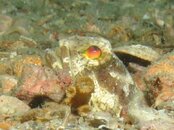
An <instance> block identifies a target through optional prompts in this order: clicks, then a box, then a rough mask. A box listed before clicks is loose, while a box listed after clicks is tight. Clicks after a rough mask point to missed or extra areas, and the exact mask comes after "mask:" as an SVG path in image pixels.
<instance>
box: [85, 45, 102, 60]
mask: <svg viewBox="0 0 174 130" xmlns="http://www.w3.org/2000/svg"><path fill="white" fill-rule="evenodd" d="M101 54H102V51H101V49H100V48H98V47H97V46H90V47H89V48H88V49H87V50H86V56H87V57H88V58H90V59H96V58H99V57H100V56H101Z"/></svg>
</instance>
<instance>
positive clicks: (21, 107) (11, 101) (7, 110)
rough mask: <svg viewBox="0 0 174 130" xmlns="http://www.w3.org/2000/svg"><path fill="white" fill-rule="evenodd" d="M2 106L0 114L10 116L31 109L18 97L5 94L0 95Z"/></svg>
mask: <svg viewBox="0 0 174 130" xmlns="http://www.w3.org/2000/svg"><path fill="white" fill-rule="evenodd" d="M0 108H1V109H0V115H9V116H14V115H19V114H23V113H25V112H27V111H28V110H29V109H30V107H29V106H28V105H27V104H25V103H24V102H22V101H21V100H19V99H17V98H16V97H12V96H5V95H1V96H0Z"/></svg>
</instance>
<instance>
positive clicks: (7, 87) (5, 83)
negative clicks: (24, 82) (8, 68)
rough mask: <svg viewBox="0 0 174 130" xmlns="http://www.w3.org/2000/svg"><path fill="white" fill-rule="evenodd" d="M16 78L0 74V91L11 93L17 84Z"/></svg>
mask: <svg viewBox="0 0 174 130" xmlns="http://www.w3.org/2000/svg"><path fill="white" fill-rule="evenodd" d="M17 82H18V80H17V78H16V77H14V76H10V75H0V92H1V93H3V94H11V93H12V90H13V89H14V88H15V87H16V85H17Z"/></svg>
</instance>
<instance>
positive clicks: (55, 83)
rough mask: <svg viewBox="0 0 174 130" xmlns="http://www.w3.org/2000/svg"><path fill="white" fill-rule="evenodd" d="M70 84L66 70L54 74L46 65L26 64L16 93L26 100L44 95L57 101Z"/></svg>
mask: <svg viewBox="0 0 174 130" xmlns="http://www.w3.org/2000/svg"><path fill="white" fill-rule="evenodd" d="M70 84H71V78H70V76H69V75H68V72H66V71H62V72H61V71H60V72H58V73H57V74H56V73H55V72H54V71H53V70H51V69H50V68H48V67H41V66H35V65H26V66H25V67H24V69H23V71H22V76H21V78H20V83H19V85H18V86H19V87H18V88H17V90H16V95H17V97H18V98H19V99H22V100H26V101H31V100H32V99H33V98H34V97H36V96H44V97H48V98H50V99H52V100H54V101H56V102H59V101H60V100H61V99H62V97H63V96H64V94H65V89H66V87H67V86H69V85H70Z"/></svg>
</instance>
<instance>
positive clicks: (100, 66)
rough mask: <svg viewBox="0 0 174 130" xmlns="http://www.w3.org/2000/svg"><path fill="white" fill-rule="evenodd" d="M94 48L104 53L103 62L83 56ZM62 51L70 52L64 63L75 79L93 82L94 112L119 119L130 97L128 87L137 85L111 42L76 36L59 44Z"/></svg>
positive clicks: (91, 99) (91, 104) (91, 102)
mask: <svg viewBox="0 0 174 130" xmlns="http://www.w3.org/2000/svg"><path fill="white" fill-rule="evenodd" d="M91 45H95V46H97V47H99V48H100V49H101V50H102V55H101V56H100V58H98V59H89V58H86V57H85V56H84V55H83V53H84V51H85V50H86V49H87V48H88V47H90V46H91ZM60 48H67V49H68V51H67V52H68V53H66V54H65V55H66V56H65V57H64V58H63V59H62V61H63V64H68V66H69V67H70V73H71V75H72V76H76V75H78V74H80V75H83V74H85V75H89V76H90V78H91V79H92V80H93V82H94V84H95V89H94V92H93V93H92V95H91V98H90V101H89V105H90V106H92V110H93V111H108V112H110V113H112V114H114V115H117V116H119V114H120V112H121V109H122V105H123V104H124V103H122V102H123V101H124V99H126V97H128V96H129V91H130V90H129V85H133V84H134V83H133V80H132V78H131V76H130V75H129V73H128V71H127V70H126V68H125V66H124V65H123V63H122V62H121V61H120V60H119V59H118V58H117V57H116V56H115V55H114V54H113V53H112V51H111V49H112V48H111V44H110V42H109V41H108V40H106V39H103V38H100V37H80V36H73V37H70V38H67V39H62V40H60ZM102 71H103V73H100V72H102ZM105 74H106V75H105ZM105 76H106V78H105V79H101V77H105ZM109 80H110V81H109ZM108 81H109V82H110V83H108ZM120 98H123V99H121V100H120ZM125 102H127V101H125Z"/></svg>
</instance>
